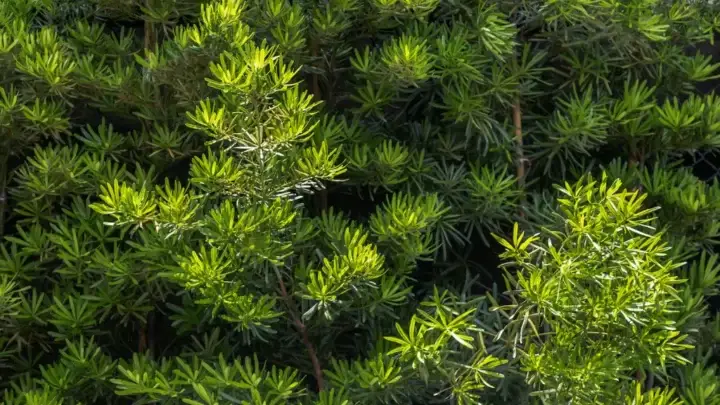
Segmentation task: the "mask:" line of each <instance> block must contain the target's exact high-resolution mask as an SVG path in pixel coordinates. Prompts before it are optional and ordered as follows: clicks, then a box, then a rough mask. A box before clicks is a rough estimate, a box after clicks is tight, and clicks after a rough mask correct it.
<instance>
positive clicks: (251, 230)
mask: <svg viewBox="0 0 720 405" xmlns="http://www.w3.org/2000/svg"><path fill="white" fill-rule="evenodd" d="M297 220H299V219H298V213H297V211H296V210H295V209H294V207H293V205H292V203H291V202H290V201H283V200H280V199H277V200H275V201H273V202H271V203H269V204H267V205H256V206H249V207H242V206H240V207H237V208H236V206H234V205H233V204H232V203H231V202H230V201H229V200H225V201H224V202H223V203H222V204H220V205H219V206H218V207H217V208H214V209H212V210H211V211H210V212H209V215H208V217H207V218H205V220H204V221H203V225H202V227H201V228H200V229H199V231H200V232H201V233H202V234H203V235H204V236H205V238H206V239H205V240H206V241H207V243H208V244H209V245H211V246H216V247H219V248H221V249H229V251H230V252H231V253H232V255H233V256H235V257H236V258H238V259H241V260H248V261H254V262H255V264H256V265H257V264H260V263H263V262H267V263H269V264H273V265H280V264H282V263H283V261H284V260H285V259H287V258H288V256H289V255H290V254H291V253H292V245H291V244H290V243H289V240H288V238H290V237H291V236H292V235H291V231H292V228H293V226H294V225H295V223H296V222H295V221H297Z"/></svg>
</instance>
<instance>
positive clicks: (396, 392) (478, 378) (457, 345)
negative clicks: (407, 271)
mask: <svg viewBox="0 0 720 405" xmlns="http://www.w3.org/2000/svg"><path fill="white" fill-rule="evenodd" d="M477 304H478V302H477V300H470V301H465V300H463V299H460V298H459V297H457V296H455V295H454V294H452V293H449V292H448V291H443V292H440V291H439V290H438V289H435V290H434V292H433V295H432V296H431V297H428V299H427V300H426V301H424V302H422V303H421V309H418V311H417V314H416V315H413V317H412V318H411V319H410V322H409V326H408V328H407V329H405V328H403V327H402V326H400V325H399V324H396V325H395V329H396V334H395V336H387V337H385V340H387V341H388V342H389V345H388V346H387V347H385V348H384V351H385V352H384V354H376V355H374V356H371V357H370V358H369V359H366V360H359V361H355V362H352V363H348V362H345V361H337V360H333V361H332V367H331V368H330V369H329V370H326V375H327V376H328V378H329V379H330V381H331V382H332V384H333V386H335V387H339V388H342V389H343V390H346V391H347V392H348V393H349V396H350V398H352V399H355V400H357V401H359V402H370V401H372V402H377V403H398V402H402V401H403V400H411V399H415V398H424V397H425V395H433V396H447V397H448V398H454V400H456V401H458V402H459V403H462V404H471V403H477V401H478V400H479V395H478V394H479V392H480V391H482V390H484V389H487V388H490V387H492V385H491V383H490V381H492V380H494V379H498V378H502V375H501V374H500V373H499V372H498V368H499V367H501V366H502V365H503V364H505V361H504V360H500V359H498V358H496V357H495V356H492V355H489V354H488V353H486V351H485V348H484V343H483V336H482V330H481V329H479V328H478V327H477V326H476V325H475V319H476V317H477V316H478V311H479V309H478V305H477ZM407 384H412V385H413V386H415V387H416V388H415V389H414V390H402V389H401V387H402V386H407ZM420 384H421V385H420ZM420 387H424V388H420Z"/></svg>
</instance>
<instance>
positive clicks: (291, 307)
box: [275, 268, 325, 391]
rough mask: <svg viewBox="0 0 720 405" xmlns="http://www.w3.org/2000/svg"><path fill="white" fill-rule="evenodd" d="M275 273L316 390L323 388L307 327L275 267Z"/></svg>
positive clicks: (322, 380)
mask: <svg viewBox="0 0 720 405" xmlns="http://www.w3.org/2000/svg"><path fill="white" fill-rule="evenodd" d="M275 273H276V274H277V276H278V283H279V284H280V294H281V295H282V297H283V299H284V300H285V302H286V304H287V306H288V312H289V313H290V317H291V318H292V321H293V324H294V325H295V328H296V329H297V330H298V332H299V333H300V336H301V337H302V341H303V344H304V345H305V348H306V350H307V352H308V356H310V361H311V362H312V365H313V370H314V373H315V380H317V388H318V391H322V390H323V386H324V385H325V382H324V378H323V372H322V366H321V365H320V359H318V356H317V352H316V351H315V346H313V344H312V342H311V341H310V336H309V335H308V332H307V327H306V326H305V324H304V323H303V321H302V320H301V319H300V316H299V315H298V313H297V312H296V311H295V304H294V302H293V299H292V297H291V296H290V295H289V294H288V291H287V289H286V288H285V282H284V281H283V279H282V275H281V274H280V271H279V270H278V269H277V268H276V269H275Z"/></svg>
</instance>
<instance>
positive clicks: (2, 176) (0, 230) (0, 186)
mask: <svg viewBox="0 0 720 405" xmlns="http://www.w3.org/2000/svg"><path fill="white" fill-rule="evenodd" d="M9 158H10V156H8V154H7V153H2V154H0V237H2V236H3V235H4V232H5V208H6V206H7V199H8V197H7V176H8V160H9Z"/></svg>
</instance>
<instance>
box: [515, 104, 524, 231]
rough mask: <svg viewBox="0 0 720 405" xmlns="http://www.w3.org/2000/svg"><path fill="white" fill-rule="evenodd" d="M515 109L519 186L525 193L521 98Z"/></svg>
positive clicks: (521, 214)
mask: <svg viewBox="0 0 720 405" xmlns="http://www.w3.org/2000/svg"><path fill="white" fill-rule="evenodd" d="M512 110H513V126H514V127H515V160H516V163H515V165H516V170H517V173H516V174H517V178H518V186H520V190H521V192H522V193H523V194H524V193H525V152H524V150H523V132H522V110H521V109H520V98H519V97H518V98H516V99H515V103H514V104H513V107H512ZM524 206H525V204H524V201H523V202H522V203H521V209H520V216H521V217H524V216H525V210H524Z"/></svg>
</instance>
